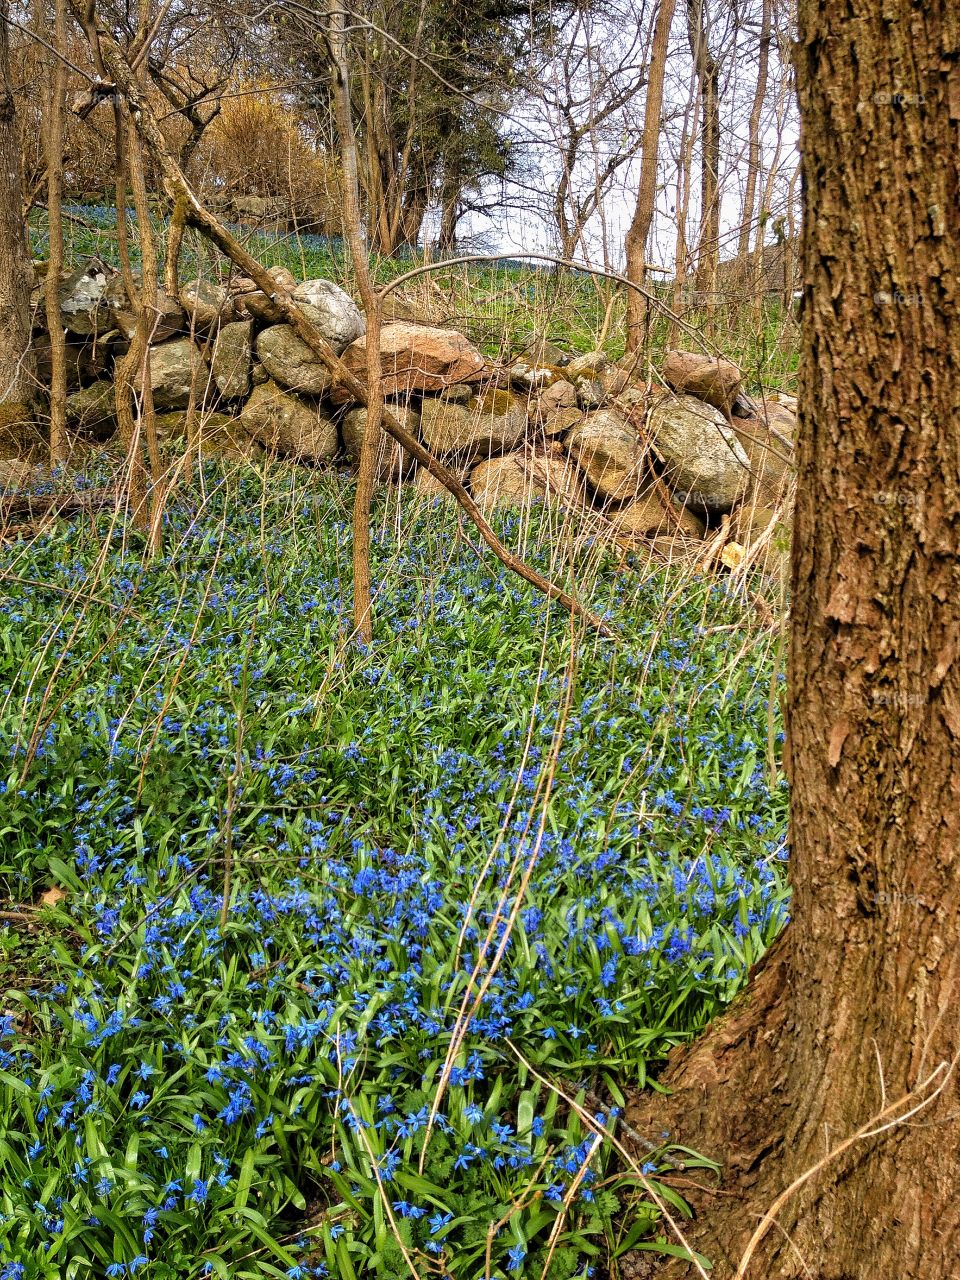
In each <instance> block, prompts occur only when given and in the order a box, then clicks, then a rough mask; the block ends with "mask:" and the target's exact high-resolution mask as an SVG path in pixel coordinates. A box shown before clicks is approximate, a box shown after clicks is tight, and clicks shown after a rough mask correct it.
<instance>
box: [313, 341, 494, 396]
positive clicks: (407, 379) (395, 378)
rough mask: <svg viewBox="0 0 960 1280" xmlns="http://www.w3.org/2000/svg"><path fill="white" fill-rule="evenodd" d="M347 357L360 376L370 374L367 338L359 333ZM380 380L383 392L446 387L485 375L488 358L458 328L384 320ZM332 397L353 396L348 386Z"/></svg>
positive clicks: (430, 389)
mask: <svg viewBox="0 0 960 1280" xmlns="http://www.w3.org/2000/svg"><path fill="white" fill-rule="evenodd" d="M343 362H344V364H345V365H346V366H347V368H348V369H349V370H350V371H351V373H353V374H355V375H356V376H357V377H358V378H359V379H360V380H361V381H362V382H366V378H367V342H366V338H365V337H363V338H358V339H357V341H356V342H352V343H351V344H350V346H349V347H347V349H346V350H345V351H344V353H343ZM380 367H381V369H382V375H381V386H382V388H383V394H384V395H385V396H388V397H389V396H396V397H398V398H402V397H403V396H405V395H407V394H409V392H411V391H442V390H443V389H444V387H450V386H453V385H454V384H455V383H460V382H476V381H477V380H478V379H479V378H481V377H482V376H483V371H484V367H485V365H484V359H483V356H482V355H481V354H480V352H479V351H477V349H476V348H475V347H474V346H472V345H471V343H470V342H468V340H467V339H466V338H465V337H464V336H463V334H462V333H457V332H456V330H454V329H432V328H429V327H428V326H427V325H422V324H404V323H400V324H385V325H384V326H383V329H382V331H381V334H380ZM334 399H335V400H337V401H338V402H339V403H344V402H345V401H348V400H350V399H351V396H350V393H349V392H348V391H345V390H340V391H335V392H334Z"/></svg>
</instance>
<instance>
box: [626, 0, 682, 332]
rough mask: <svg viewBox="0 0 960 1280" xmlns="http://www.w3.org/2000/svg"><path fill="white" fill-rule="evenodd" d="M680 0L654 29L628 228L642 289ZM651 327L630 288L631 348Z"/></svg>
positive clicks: (631, 273)
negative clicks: (637, 175) (670, 51)
mask: <svg viewBox="0 0 960 1280" xmlns="http://www.w3.org/2000/svg"><path fill="white" fill-rule="evenodd" d="M675 8H676V0H660V6H659V8H658V10H657V21H656V25H655V26H654V29H653V48H652V49H651V51H650V73H649V79H648V82H647V98H646V102H645V103H644V107H643V140H642V144H641V152H640V157H641V159H640V185H639V187H638V188H637V207H636V209H635V210H634V214H633V220H632V221H631V223H630V228H629V230H628V231H627V239H626V246H625V249H626V259H627V269H626V274H627V276H628V277H629V278H630V279H631V280H632V281H633V282H634V283H635V284H638V285H639V286H640V288H641V289H642V288H643V287H644V286H645V285H646V282H647V269H646V261H647V258H646V255H647V240H648V239H649V236H650V227H651V225H652V224H653V213H654V208H655V204H656V198H657V165H658V161H659V159H660V117H661V115H662V113H663V82H664V78H665V76H666V70H667V49H668V47H669V43H670V27H671V25H672V23H673V14H674V9H675ZM646 326H647V300H646V298H645V297H644V295H643V294H642V293H641V292H640V291H639V290H637V289H628V290H627V350H628V351H637V350H638V349H639V348H640V346H641V345H642V344H643V339H644V335H645V333H646Z"/></svg>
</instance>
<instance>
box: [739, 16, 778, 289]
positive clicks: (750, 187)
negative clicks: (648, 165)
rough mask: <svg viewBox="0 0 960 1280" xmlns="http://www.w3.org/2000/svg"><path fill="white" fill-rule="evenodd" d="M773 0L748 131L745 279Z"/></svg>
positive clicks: (765, 19)
mask: <svg viewBox="0 0 960 1280" xmlns="http://www.w3.org/2000/svg"><path fill="white" fill-rule="evenodd" d="M770 9H771V0H763V11H762V16H761V19H760V45H759V50H758V62H757V84H756V88H755V90H754V94H753V106H752V108H751V110H750V125H749V132H748V135H747V184H746V188H745V190H744V193H743V211H742V214H741V218H740V237H739V240H738V243H737V258H738V260H739V269H740V270H741V271H742V272H743V277H744V280H746V279H747V277H748V275H749V268H748V263H747V257H748V255H749V252H750V234H751V231H752V229H753V210H754V206H755V204H756V200H757V183H758V181H759V179H760V117H761V115H762V114H763V100H764V98H765V97H766V96H767V71H768V68H769V66H770V41H771V39H772V35H771V13H770Z"/></svg>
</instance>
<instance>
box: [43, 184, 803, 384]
mask: <svg viewBox="0 0 960 1280" xmlns="http://www.w3.org/2000/svg"><path fill="white" fill-rule="evenodd" d="M71 212H72V213H73V215H74V217H72V218H68V219H67V220H66V221H65V224H64V233H65V253H66V260H67V261H68V262H71V263H80V262H82V261H84V260H85V259H87V258H89V257H92V256H97V257H100V258H102V259H103V260H104V261H106V262H109V263H111V264H112V265H114V266H116V265H118V263H119V258H118V254H117V246H116V233H115V227H116V214H115V210H114V209H112V208H110V207H108V206H87V207H79V208H76V209H73V210H71ZM31 230H32V243H33V252H34V254H35V255H36V256H37V257H45V256H46V253H47V245H48V240H47V231H46V215H45V214H42V213H41V214H38V215H35V218H34V222H33V225H32V229H31ZM130 230H131V244H132V257H133V260H134V262H137V261H138V260H139V258H138V247H137V241H136V223H135V220H134V218H133V217H132V214H131V217H130ZM155 232H156V235H157V239H158V242H159V245H160V252H161V253H162V251H163V245H164V243H165V237H166V222H165V221H164V220H163V219H158V220H157V223H156V226H155ZM237 233H238V235H240V238H241V239H242V241H243V243H244V244H245V246H246V248H247V249H248V250H249V251H250V252H251V253H252V254H253V255H254V257H256V258H257V259H258V261H260V262H261V263H262V264H263V265H264V266H267V267H272V266H283V267H286V268H287V269H288V270H289V271H291V272H292V273H293V274H294V275H295V276H296V277H297V278H298V279H311V278H315V277H318V276H320V277H325V278H327V279H332V280H336V281H337V282H338V283H340V284H341V285H343V286H344V287H345V288H347V289H348V290H352V291H353V292H356V289H355V285H354V278H353V269H352V265H351V263H350V260H349V254H348V253H346V252H345V250H344V247H343V245H342V244H341V243H340V242H337V241H331V240H328V239H326V238H325V237H321V236H315V235H288V236H282V235H274V234H270V235H267V234H261V233H258V232H255V231H253V232H251V231H243V230H240V229H237ZM424 261H425V259H424V257H423V255H421V254H411V255H404V256H401V257H398V258H377V259H375V260H374V261H373V272H374V276H375V278H376V280H377V281H378V282H380V283H387V282H389V281H391V280H395V279H396V278H397V277H398V276H399V275H401V274H403V273H404V272H406V271H408V270H410V269H411V268H413V267H416V266H419V265H422V264H423V263H424ZM197 272H199V273H200V274H201V275H203V276H205V277H208V278H211V279H216V278H220V277H221V276H222V275H223V274H224V273H226V274H227V275H229V264H228V263H227V262H226V261H225V260H224V259H222V258H221V257H219V255H217V254H216V253H214V252H213V251H211V249H210V247H209V246H208V245H207V244H205V243H204V242H203V241H202V239H201V238H200V237H199V236H198V235H197V234H196V233H195V232H189V233H188V234H187V236H186V239H185V245H184V253H183V258H182V267H181V279H188V278H189V277H190V275H191V274H195V273H197ZM651 288H652V289H653V290H654V293H655V294H656V296H657V297H658V298H659V300H660V302H661V304H662V305H663V306H664V307H669V304H670V302H671V287H670V286H669V285H651ZM399 297H400V299H401V300H402V302H403V303H405V304H406V306H407V307H408V309H409V310H410V313H411V314H414V315H419V316H422V317H423V318H424V319H427V320H429V321H430V322H432V323H442V324H449V325H452V326H454V327H457V328H460V329H462V330H463V331H464V332H466V333H467V334H468V335H469V336H470V338H471V339H472V340H473V341H474V342H476V343H477V345H478V346H479V347H480V349H481V350H482V351H483V352H484V354H485V355H487V356H489V357H491V358H507V357H509V356H511V355H513V354H515V353H516V352H517V351H519V350H521V349H522V348H523V347H524V346H525V345H526V344H527V343H528V342H529V341H530V340H531V338H532V337H533V336H534V335H539V336H541V337H547V338H549V340H550V341H551V342H553V343H555V344H556V345H558V346H559V347H560V348H561V349H563V350H566V351H567V352H568V353H569V354H570V355H571V356H573V355H577V354H579V353H583V352H587V351H592V350H595V349H596V348H597V347H598V346H600V345H602V346H603V347H604V349H605V350H606V351H607V352H608V354H609V355H610V356H611V358H614V359H615V358H617V357H619V356H621V355H622V354H623V351H624V310H625V301H624V295H623V290H622V288H621V287H620V286H618V285H616V284H615V283H613V282H609V281H604V280H601V279H599V278H596V277H591V276H588V275H585V274H580V273H576V272H571V271H567V270H565V269H553V268H551V267H550V266H548V265H541V266H539V267H537V266H518V265H517V264H516V263H503V264H490V265H487V264H480V263H466V262H464V263H463V264H460V265H458V266H456V267H455V268H447V269H444V270H443V271H439V272H436V273H431V274H430V275H429V276H426V277H420V278H419V279H418V280H417V281H414V282H411V283H410V284H409V285H408V286H406V287H405V288H402V289H401V291H400V293H399ZM748 304H749V300H748V299H743V298H735V299H730V300H729V301H728V302H726V303H724V304H723V305H721V306H720V308H719V310H718V313H717V315H716V316H715V317H713V318H712V321H711V323H712V328H711V329H709V331H710V332H711V333H712V337H711V344H712V346H713V347H715V348H717V349H718V350H719V351H720V352H721V353H722V354H723V355H724V356H726V357H727V358H728V359H731V360H735V361H736V362H737V363H738V364H739V365H740V367H741V368H742V369H743V372H744V378H745V382H746V386H747V389H748V390H750V391H751V392H754V393H758V392H760V391H762V390H766V391H770V390H782V391H794V390H795V387H796V373H797V362H798V357H799V330H798V327H797V324H796V320H795V319H794V318H793V317H792V316H791V315H788V314H786V313H785V312H784V309H783V306H782V303H781V301H780V300H779V299H777V298H775V297H772V296H771V297H769V298H767V299H765V300H764V303H763V307H762V309H761V314H760V319H759V324H758V322H757V320H756V318H755V317H754V315H753V311H752V308H751V307H750V306H749V305H748ZM608 310H609V315H608ZM684 324H685V326H686V329H685V330H680V331H678V333H676V334H674V335H672V336H671V330H670V323H669V315H668V314H667V312H665V311H663V310H658V311H657V315H656V320H655V322H654V324H653V326H652V330H651V334H650V343H649V351H648V358H649V372H650V376H652V377H654V376H655V373H656V370H657V369H659V367H660V365H661V364H662V360H663V356H664V353H665V351H666V349H667V347H668V346H669V345H671V343H673V344H674V345H676V344H678V343H679V345H681V346H687V347H689V346H691V345H692V346H693V347H694V349H698V340H697V337H696V335H697V334H698V333H701V332H706V331H708V317H706V316H705V314H703V313H702V312H698V311H691V312H689V313H686V314H685V315H684Z"/></svg>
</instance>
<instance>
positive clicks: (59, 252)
mask: <svg viewBox="0 0 960 1280" xmlns="http://www.w3.org/2000/svg"><path fill="white" fill-rule="evenodd" d="M37 16H38V17H39V18H41V20H42V16H41V14H40V13H39V11H38V14H37ZM54 30H55V38H56V48H57V52H58V53H60V54H62V55H64V56H66V50H67V15H66V11H65V10H64V0H56V4H55V9H54ZM66 92H67V68H66V64H65V63H64V62H63V61H61V59H60V58H54V61H53V63H52V65H51V66H50V68H49V71H48V74H47V110H46V119H45V120H44V122H43V142H44V155H45V159H46V163H47V222H48V226H49V229H50V252H49V255H48V258H47V278H46V281H45V282H44V285H45V287H44V300H45V304H46V314H47V330H48V332H49V334H50V436H49V443H50V466H51V467H59V466H62V465H63V464H64V463H65V462H66V460H67V454H68V448H67V362H66V337H65V333H64V328H63V317H62V315H61V314H60V272H61V270H62V269H63V216H62V197H63V119H64V111H65V108H66V101H65V100H66Z"/></svg>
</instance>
